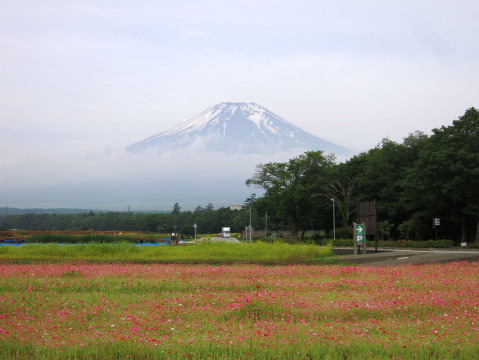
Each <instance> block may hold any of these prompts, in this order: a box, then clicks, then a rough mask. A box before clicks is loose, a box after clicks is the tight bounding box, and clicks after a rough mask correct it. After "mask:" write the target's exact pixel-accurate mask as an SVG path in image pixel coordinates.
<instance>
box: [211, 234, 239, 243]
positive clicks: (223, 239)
mask: <svg viewBox="0 0 479 360" xmlns="http://www.w3.org/2000/svg"><path fill="white" fill-rule="evenodd" d="M211 241H225V242H230V243H239V242H240V241H239V240H238V239H236V238H234V237H229V238H225V237H219V236H217V237H212V238H211Z"/></svg>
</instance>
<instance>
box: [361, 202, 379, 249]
mask: <svg viewBox="0 0 479 360" xmlns="http://www.w3.org/2000/svg"><path fill="white" fill-rule="evenodd" d="M358 223H359V224H364V225H366V236H369V238H371V237H372V238H374V250H375V251H376V252H377V251H378V237H377V236H376V228H377V215H376V200H372V201H362V202H360V203H359V204H358Z"/></svg>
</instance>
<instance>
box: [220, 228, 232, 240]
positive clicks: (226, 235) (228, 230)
mask: <svg viewBox="0 0 479 360" xmlns="http://www.w3.org/2000/svg"><path fill="white" fill-rule="evenodd" d="M221 236H222V237H224V238H229V237H231V228H229V227H222V228H221Z"/></svg>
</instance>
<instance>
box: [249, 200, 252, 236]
mask: <svg viewBox="0 0 479 360" xmlns="http://www.w3.org/2000/svg"><path fill="white" fill-rule="evenodd" d="M251 206H252V204H250V206H249V242H250V243H251V233H252V232H253V231H252V228H251Z"/></svg>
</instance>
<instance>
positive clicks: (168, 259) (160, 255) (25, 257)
mask: <svg viewBox="0 0 479 360" xmlns="http://www.w3.org/2000/svg"><path fill="white" fill-rule="evenodd" d="M331 255H332V250H331V248H330V247H319V246H317V245H289V244H284V243H283V244H282V243H277V244H265V243H261V242H258V243H253V244H235V243H226V242H215V243H213V242H204V243H199V244H191V245H180V246H172V245H159V246H137V245H134V244H131V243H126V242H122V243H114V244H108V243H92V244H77V245H59V244H52V243H50V244H26V245H22V246H2V247H0V259H4V260H8V261H14V262H35V261H43V262H45V261H46V262H48V261H53V262H63V261H71V260H78V261H81V260H84V261H94V262H150V263H155V262H158V263H174V262H178V263H259V264H286V263H298V262H307V261H314V260H317V259H319V258H325V257H328V256H331Z"/></svg>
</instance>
